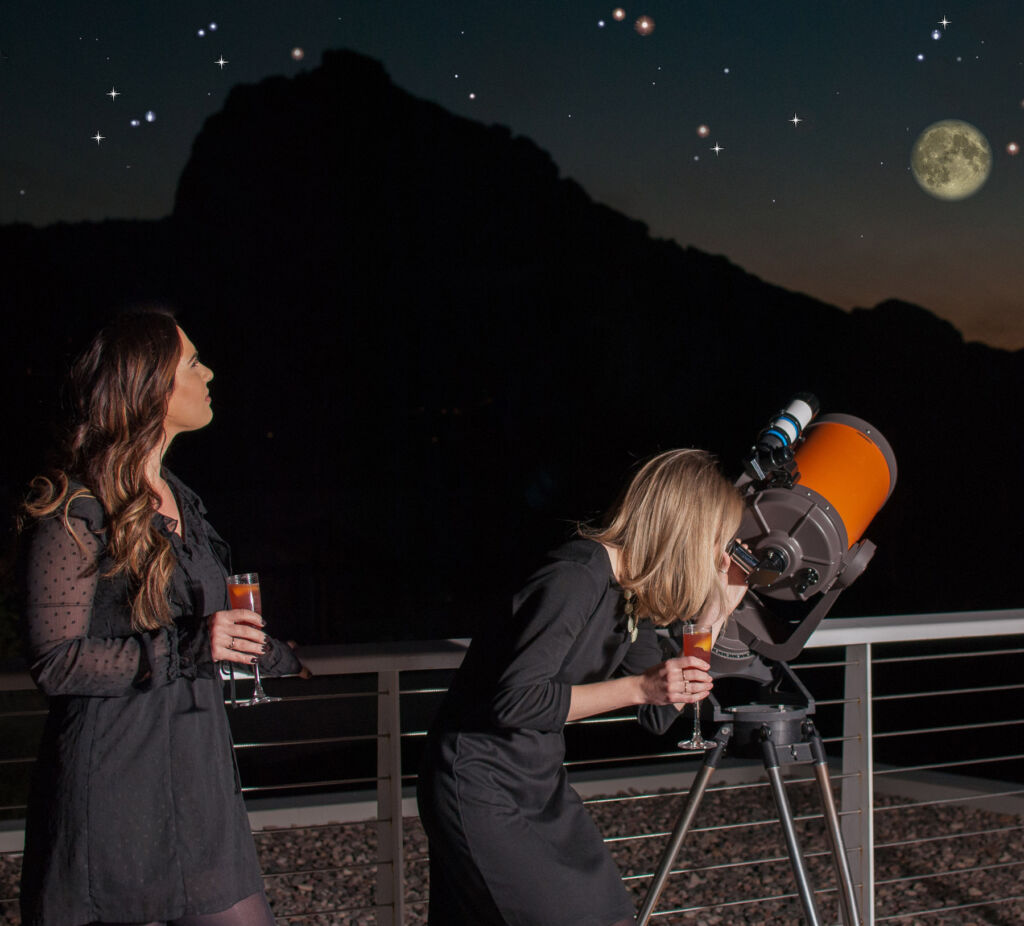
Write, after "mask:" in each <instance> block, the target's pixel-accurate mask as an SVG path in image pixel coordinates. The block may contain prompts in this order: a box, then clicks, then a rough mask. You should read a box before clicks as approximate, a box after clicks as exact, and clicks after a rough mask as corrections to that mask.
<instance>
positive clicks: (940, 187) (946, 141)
mask: <svg viewBox="0 0 1024 926" xmlns="http://www.w3.org/2000/svg"><path fill="white" fill-rule="evenodd" d="M910 169H911V170H912V171H913V172H914V179H915V180H916V181H917V182H918V183H919V184H920V185H921V189H922V190H924V191H925V192H926V193H930V194H931V195H932V196H934V197H936V198H937V199H946V200H955V199H966V198H967V197H968V196H971V195H972V194H974V193H977V192H978V190H980V189H981V187H982V185H983V184H984V183H985V181H986V180H988V175H989V172H990V171H991V170H992V149H991V148H990V147H989V144H988V141H987V140H986V138H985V136H984V135H982V134H981V132H979V131H978V130H977V129H976V128H975V127H974V126H973V125H971V124H970V123H969V122H961V121H960V120H959V119H944V120H942V122H935V123H933V124H932V125H930V126H928V128H926V129H925V130H924V131H923V132H922V133H921V134H920V135H919V136H918V138H917V141H916V142H914V150H913V151H912V152H911V154H910Z"/></svg>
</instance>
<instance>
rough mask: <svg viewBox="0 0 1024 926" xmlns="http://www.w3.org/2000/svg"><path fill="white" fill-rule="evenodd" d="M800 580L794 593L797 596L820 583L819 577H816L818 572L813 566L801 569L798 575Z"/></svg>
mask: <svg viewBox="0 0 1024 926" xmlns="http://www.w3.org/2000/svg"><path fill="white" fill-rule="evenodd" d="M798 575H799V577H800V579H799V581H798V582H797V586H796V592H797V594H798V595H802V594H804V592H806V591H807V589H809V588H812V587H813V586H815V585H817V584H818V582H820V581H821V576H820V575H818V570H817V569H815V568H814V567H813V566H808V567H807V568H806V569H801V570H800V572H799V573H798Z"/></svg>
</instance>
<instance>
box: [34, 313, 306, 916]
mask: <svg viewBox="0 0 1024 926" xmlns="http://www.w3.org/2000/svg"><path fill="white" fill-rule="evenodd" d="M212 378H213V373H212V372H211V371H210V369H209V368H208V367H206V366H204V365H203V364H202V363H200V362H199V357H198V354H197V352H196V349H195V347H194V346H193V345H192V343H191V341H189V339H188V337H187V336H186V335H185V332H184V331H182V330H181V328H179V327H178V326H177V325H176V324H175V321H174V318H173V317H172V316H171V315H170V314H169V313H167V312H165V311H156V310H151V311H144V312H133V313H130V314H125V315H122V316H120V317H118V318H116V319H114V320H113V321H112V322H110V324H108V325H107V326H106V327H104V328H103V329H102V330H101V331H100V332H99V334H97V335H96V337H95V338H94V340H93V342H92V344H91V346H90V347H89V349H88V350H87V351H86V352H85V353H84V354H83V355H82V356H81V357H80V358H79V359H78V360H77V361H76V362H75V364H74V366H73V367H72V370H71V393H72V402H73V407H72V421H71V426H70V429H69V432H68V435H67V440H66V446H65V448H64V454H63V460H62V461H61V463H60V466H59V467H58V468H57V469H56V470H55V471H54V472H52V473H50V474H49V475H46V476H38V477H36V479H35V480H33V494H32V496H31V497H30V498H29V500H28V501H27V502H26V504H25V507H24V512H23V521H24V522H25V528H26V531H27V540H28V544H27V555H26V557H25V572H24V590H25V617H26V625H27V638H28V640H27V642H28V652H29V662H30V669H31V672H32V675H33V678H34V679H35V681H36V684H37V685H38V686H39V687H40V688H41V689H42V691H43V692H45V693H46V694H47V695H48V696H49V702H50V711H49V716H48V717H47V722H46V728H45V731H44V734H43V740H42V744H41V746H40V751H39V759H38V761H37V763H36V767H35V771H34V778H33V786H32V794H31V796H30V799H29V809H28V817H27V820H26V832H25V855H24V861H23V866H22V882H21V908H22V922H23V923H24V924H25V926H84V924H100V923H120V924H158V923H173V924H178V926H253V924H256V926H271V924H272V923H273V916H272V915H271V913H270V909H269V907H268V905H267V901H266V898H265V896H264V893H263V884H262V879H261V877H260V870H259V865H258V863H257V859H256V852H255V847H254V845H253V840H252V835H251V832H250V830H249V824H248V818H247V816H246V812H245V806H244V804H243V802H242V797H241V793H240V788H239V783H238V777H237V771H236V769H235V766H234V755H233V750H232V744H231V734H230V731H229V729H228V723H227V716H226V713H225V710H224V694H223V688H222V684H221V682H220V678H219V673H218V672H217V662H218V661H221V660H225V661H228V662H234V663H239V664H243V665H249V664H253V663H256V662H257V660H258V661H259V665H260V669H261V671H263V672H266V673H268V674H272V675H273V674H285V673H290V672H296V671H298V670H299V669H300V668H301V667H300V665H299V663H298V660H297V659H296V658H295V656H294V654H293V653H292V651H291V648H290V647H289V646H287V645H285V644H282V643H279V642H277V641H275V640H272V639H271V638H270V637H268V636H267V635H266V634H265V633H264V632H263V630H262V619H261V618H260V616H259V615H258V614H255V613H253V612H251V611H244V610H229V609H228V603H227V591H226V585H225V578H226V576H227V574H228V558H229V552H228V547H227V544H225V543H224V541H223V540H222V539H221V538H220V537H219V536H218V534H217V533H216V531H214V529H213V528H212V527H211V526H210V524H209V523H208V522H207V521H206V517H205V515H206V509H205V508H204V507H203V504H202V502H201V501H200V500H199V498H198V497H197V496H196V495H195V494H194V493H193V492H192V491H191V490H190V489H188V488H187V487H186V486H185V485H184V484H183V483H182V482H181V481H180V480H179V479H177V478H176V477H175V476H174V475H173V474H172V473H170V472H169V471H168V470H167V469H166V468H164V466H163V463H162V461H163V456H164V453H165V452H166V450H167V447H168V445H169V444H170V443H171V441H172V440H173V439H174V438H175V437H176V436H177V435H178V434H181V433H183V432H186V431H194V430H196V429H198V428H202V427H204V426H205V425H207V424H208V423H209V422H210V420H211V418H212V417H213V412H212V408H211V401H210V394H209V383H210V380H211V379H212Z"/></svg>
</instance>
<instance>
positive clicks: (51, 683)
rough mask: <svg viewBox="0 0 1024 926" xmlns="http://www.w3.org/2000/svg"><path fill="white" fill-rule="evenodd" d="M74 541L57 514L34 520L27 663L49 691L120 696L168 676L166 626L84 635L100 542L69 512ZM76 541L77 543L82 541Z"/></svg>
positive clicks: (27, 586)
mask: <svg viewBox="0 0 1024 926" xmlns="http://www.w3.org/2000/svg"><path fill="white" fill-rule="evenodd" d="M69 523H70V525H71V527H72V528H73V529H74V531H75V533H76V534H77V536H78V542H76V540H75V538H74V537H73V536H72V535H71V534H70V533H69V532H68V529H67V527H65V525H64V523H63V520H62V518H60V517H50V518H44V519H43V520H41V521H39V522H38V523H37V524H36V525H35V527H34V529H33V531H32V536H31V540H30V545H29V550H28V559H27V563H26V571H25V605H26V607H25V616H26V624H27V637H28V653H29V666H30V670H31V672H32V677H33V678H34V679H35V682H36V684H37V685H38V686H39V687H40V688H41V689H42V690H43V692H45V693H46V694H48V695H93V696H98V697H118V696H121V695H127V694H130V693H131V692H133V691H134V690H137V689H139V688H140V687H145V686H146V685H147V684H152V683H154V682H156V683H159V682H160V681H169V680H170V678H169V676H170V675H171V671H172V666H171V663H172V659H171V644H170V638H169V633H168V631H167V630H166V629H164V630H157V631H152V632H151V633H144V634H130V635H127V636H123V637H110V638H106V637H92V636H89V625H90V619H91V615H92V609H93V599H94V597H95V594H96V589H97V586H98V584H99V580H100V576H99V574H98V572H97V571H96V570H95V569H92V568H91V567H93V566H94V565H95V563H96V562H97V561H98V559H99V557H100V554H101V552H102V542H101V541H100V539H99V538H98V537H97V536H96V534H95V533H94V532H93V531H92V530H90V527H89V524H88V523H87V521H86V520H85V519H84V518H79V517H74V516H72V517H70V518H69ZM80 544H81V545H80Z"/></svg>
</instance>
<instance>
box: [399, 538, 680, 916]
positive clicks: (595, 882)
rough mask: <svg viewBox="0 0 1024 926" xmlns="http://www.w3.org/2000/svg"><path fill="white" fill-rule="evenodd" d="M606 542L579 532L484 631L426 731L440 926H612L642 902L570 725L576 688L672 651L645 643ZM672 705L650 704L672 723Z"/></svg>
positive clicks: (649, 715) (426, 785)
mask: <svg viewBox="0 0 1024 926" xmlns="http://www.w3.org/2000/svg"><path fill="white" fill-rule="evenodd" d="M623 605H624V601H623V595H622V589H621V588H620V587H619V585H618V584H617V583H616V582H615V579H614V576H613V574H612V570H611V563H610V562H609V559H608V554H607V553H606V551H605V550H604V548H603V547H602V546H601V545H600V544H599V543H596V542H594V541H592V540H586V539H577V540H574V541H571V542H570V543H567V544H565V545H564V546H562V547H560V548H559V549H558V550H556V551H554V552H553V553H552V554H551V558H550V562H549V563H548V564H547V565H546V566H544V567H543V568H542V569H540V570H539V571H538V572H536V573H535V574H534V575H533V576H532V577H531V578H530V580H529V581H528V582H527V584H526V585H525V587H524V588H523V589H522V590H521V591H520V592H519V593H518V594H517V595H515V596H514V598H513V603H512V618H511V620H506V621H503V622H501V623H499V624H495V625H493V626H492V627H490V628H489V629H488V630H487V631H485V632H484V633H482V634H481V635H479V636H477V637H475V638H474V639H473V643H472V645H471V646H470V649H469V652H468V653H467V654H466V658H465V660H464V662H463V664H462V666H461V667H460V669H459V671H458V673H457V675H456V678H455V681H454V683H453V684H452V687H451V689H450V690H449V692H448V694H447V696H446V698H445V700H444V702H443V704H442V707H441V709H440V712H439V715H438V717H437V719H436V721H435V723H434V726H433V728H432V730H431V733H430V736H429V738H428V744H427V749H426V753H425V757H424V761H423V765H422V768H421V771H420V779H419V793H418V797H419V806H420V814H421V817H422V819H423V823H424V826H425V828H426V831H427V835H428V837H429V841H430V924H431V926H448V924H451V926H456V924H459V926H462V924H467V923H473V924H474V926H491V924H494V926H499V924H506V923H507V924H510V926H608V924H612V923H616V922H618V921H619V920H622V919H626V918H629V917H631V916H633V914H634V910H633V905H632V902H631V901H630V899H629V896H628V895H627V893H626V890H625V888H624V887H623V884H622V880H621V876H620V875H619V872H618V870H617V869H616V867H615V864H614V862H613V861H612V859H611V856H610V855H609V853H608V850H607V848H606V847H605V845H604V843H603V841H602V838H601V835H600V833H599V832H598V830H597V827H596V826H595V825H594V822H593V820H592V819H591V817H590V815H589V814H588V813H587V811H586V808H585V807H584V806H583V803H582V801H581V800H580V798H579V796H578V795H577V794H576V792H575V791H573V790H572V788H571V787H570V786H569V783H568V779H567V777H566V774H565V769H564V767H563V765H562V762H563V759H564V755H565V740H564V737H563V733H562V731H563V727H564V725H565V721H566V717H567V716H568V713H569V701H570V697H571V689H572V686H573V685H580V684H586V683H589V682H599V681H604V680H606V679H608V678H611V677H612V676H614V675H618V674H638V673H640V672H643V671H644V670H645V669H647V668H649V667H650V666H652V665H655V664H656V663H658V662H660V661H661V660H662V659H663V658H664V657H663V656H662V653H661V649H660V647H659V644H658V640H657V635H656V633H655V631H654V629H653V627H651V625H650V624H649V623H646V622H642V623H641V624H640V627H639V633H638V635H637V639H636V641H635V642H633V643H631V642H630V633H629V629H628V627H627V625H626V619H625V615H624V613H623ZM678 716H679V715H678V712H677V711H676V709H675V708H673V707H671V706H669V707H667V708H652V707H645V708H642V709H641V711H640V720H641V723H643V724H644V726H645V727H647V728H648V729H650V730H652V731H653V732H658V733H660V732H664V730H666V729H667V728H668V726H669V724H670V723H671V722H672V721H673V720H674V719H675V718H676V717H678Z"/></svg>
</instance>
